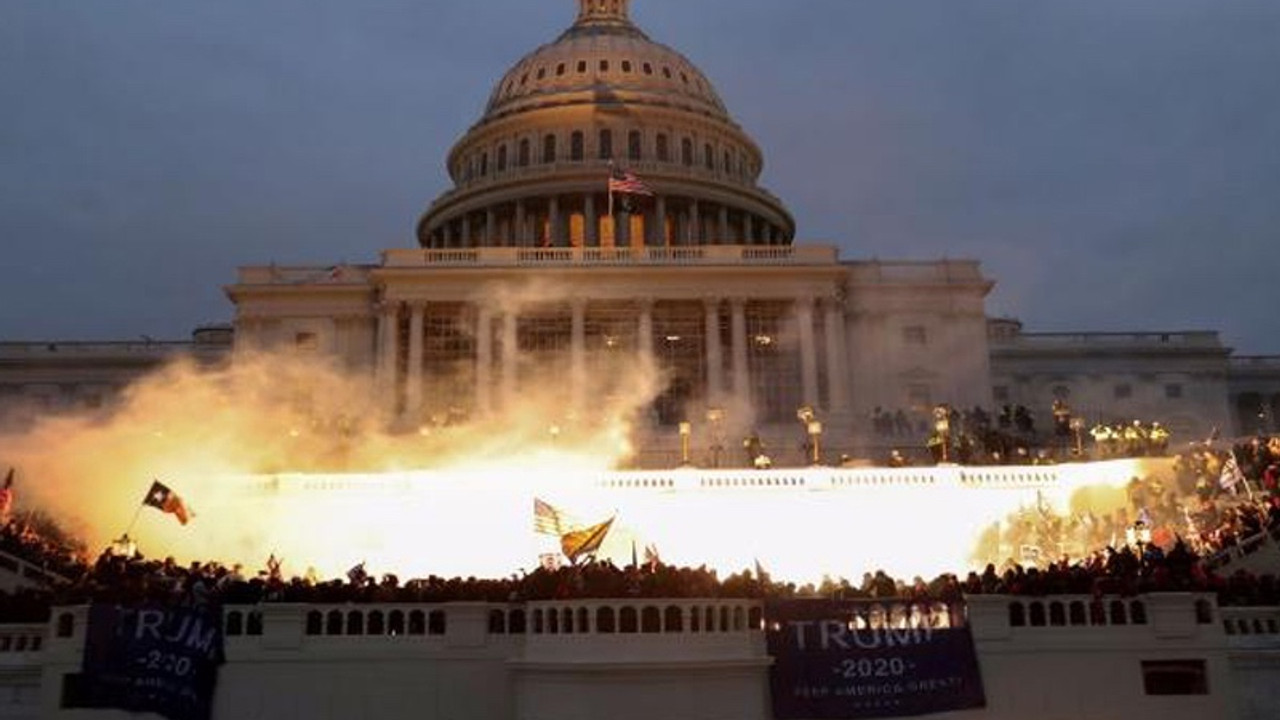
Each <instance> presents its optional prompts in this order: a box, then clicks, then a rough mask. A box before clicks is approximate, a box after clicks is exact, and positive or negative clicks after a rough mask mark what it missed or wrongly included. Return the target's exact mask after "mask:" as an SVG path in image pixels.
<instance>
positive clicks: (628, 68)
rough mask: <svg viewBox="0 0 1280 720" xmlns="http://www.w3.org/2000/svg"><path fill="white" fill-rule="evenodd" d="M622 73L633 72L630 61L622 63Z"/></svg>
mask: <svg viewBox="0 0 1280 720" xmlns="http://www.w3.org/2000/svg"><path fill="white" fill-rule="evenodd" d="M622 72H624V73H629V72H631V61H630V60H623V61H622Z"/></svg>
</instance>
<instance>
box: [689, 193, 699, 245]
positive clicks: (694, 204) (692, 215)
mask: <svg viewBox="0 0 1280 720" xmlns="http://www.w3.org/2000/svg"><path fill="white" fill-rule="evenodd" d="M700 212H701V210H699V209H698V201H697V200H693V201H691V202H690V203H689V244H690V245H701V244H702V218H701V217H699V215H698V213H700Z"/></svg>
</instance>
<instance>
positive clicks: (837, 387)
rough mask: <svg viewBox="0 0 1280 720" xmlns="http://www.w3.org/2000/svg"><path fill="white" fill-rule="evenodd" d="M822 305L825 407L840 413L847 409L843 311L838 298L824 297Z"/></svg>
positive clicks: (846, 353) (846, 352)
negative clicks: (825, 368)
mask: <svg viewBox="0 0 1280 720" xmlns="http://www.w3.org/2000/svg"><path fill="white" fill-rule="evenodd" d="M822 306H823V311H824V314H823V334H824V335H825V336H826V342H825V343H824V345H825V346H826V350H827V357H826V361H827V409H828V410H829V411H831V412H832V413H836V414H841V413H847V412H848V411H849V390H848V373H849V369H848V362H847V357H848V349H847V348H846V347H845V333H844V312H843V310H842V307H841V303H840V299H839V298H837V297H830V298H825V299H824V300H823V301H822Z"/></svg>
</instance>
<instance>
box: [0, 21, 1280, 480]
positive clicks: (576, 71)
mask: <svg viewBox="0 0 1280 720" xmlns="http://www.w3.org/2000/svg"><path fill="white" fill-rule="evenodd" d="M763 165H764V156H763V153H762V151H761V149H760V147H759V146H757V145H756V143H755V142H754V141H753V140H752V139H751V137H750V136H748V134H747V133H746V132H745V131H744V130H743V128H741V127H740V126H739V125H738V124H737V123H736V122H735V121H734V120H733V118H732V116H731V115H730V114H729V111H728V109H727V108H726V107H725V104H724V102H723V101H722V100H721V99H720V97H719V95H718V94H717V93H716V90H715V88H714V87H713V86H712V83H711V81H710V80H709V79H708V78H707V77H706V76H705V75H704V74H703V73H702V72H701V71H700V70H698V68H696V67H695V66H694V65H693V64H692V63H690V62H689V60H688V59H686V58H685V57H684V56H683V55H681V54H680V53H678V52H676V51H674V50H672V49H670V48H668V47H666V46H664V45H661V44H658V43H656V42H653V41H652V40H650V39H649V37H648V36H647V35H645V33H644V32H643V31H642V30H640V29H639V28H638V27H637V26H636V25H634V24H633V23H632V22H631V20H630V18H629V16H628V2H627V0H600V1H589V0H580V9H579V13H578V17H577V19H576V21H575V22H574V23H573V24H572V26H571V27H569V28H568V29H567V30H566V31H564V33H563V34H561V35H560V37H559V38H557V39H556V40H555V41H554V42H551V43H549V44H547V45H544V46H542V47H540V48H538V49H536V50H534V51H533V52H532V53H530V54H528V55H526V56H525V57H524V58H522V59H520V60H519V61H518V62H517V63H516V64H515V65H514V66H513V67H512V68H511V69H510V70H509V71H508V72H507V73H506V74H505V75H504V76H503V77H502V78H501V79H499V81H498V82H497V84H496V85H495V87H494V89H493V92H492V94H491V96H490V98H489V101H488V104H487V106H486V107H485V109H484V113H483V115H482V116H481V117H480V119H479V121H477V122H476V123H475V125H474V126H473V127H472V128H471V129H470V130H469V131H467V133H466V134H465V135H464V136H463V137H462V138H461V140H459V141H458V142H457V144H456V145H455V146H454V148H453V149H452V151H451V152H450V153H449V156H448V158H447V159H446V166H447V169H448V173H449V176H450V178H451V179H452V181H453V184H454V187H453V188H452V189H451V190H449V191H447V192H446V193H444V194H443V195H442V196H440V197H439V198H437V199H436V200H435V201H434V202H433V203H432V204H431V205H430V206H429V207H428V208H427V209H426V211H425V212H424V213H423V214H422V216H421V218H420V219H419V220H418V223H417V244H418V247H415V248H396V249H391V250H386V251H384V252H383V253H382V254H381V257H380V259H379V261H378V262H377V263H373V264H366V265H339V266H331V265H318V266H315V267H280V266H274V265H272V266H257V267H243V268H241V269H240V271H239V276H238V278H237V279H236V281H235V283H234V284H232V285H230V286H228V287H227V288H226V292H227V295H228V296H229V297H230V299H231V301H232V302H233V303H234V305H235V317H234V326H233V327H225V326H224V327H212V328H202V329H201V330H198V331H197V332H196V334H195V337H194V340H193V342H189V343H188V342H182V343H158V342H146V343H138V342H126V343H76V342H48V343H46V342H40V343H3V344H0V417H5V418H7V422H9V423H18V424H21V423H22V422H24V421H29V420H30V419H31V417H33V415H34V414H38V413H42V412H48V411H56V410H62V409H72V408H75V409H80V408H85V407H89V408H96V407H101V408H104V409H109V407H110V405H111V403H112V400H113V398H114V397H115V396H116V394H117V393H118V391H119V390H120V389H121V388H122V387H123V386H124V385H125V384H126V383H127V382H129V381H130V380H131V379H133V378H135V377H137V376H138V375H140V374H143V373H145V372H146V371H148V370H150V369H152V368H153V367H155V366H156V365H157V364H158V363H160V362H162V361H164V360H165V359H167V358H169V357H172V356H174V355H190V354H194V355H196V356H197V357H199V358H201V359H202V360H204V361H207V362H210V363H218V362H226V361H230V360H231V358H232V357H233V356H234V355H235V353H236V352H237V351H239V350H247V349H250V348H272V349H286V350H289V351H291V352H297V353H303V354H316V355H322V356H329V357H331V358H332V359H334V360H335V361H336V362H337V363H339V365H340V366H341V367H343V368H344V369H346V370H348V371H349V372H351V373H353V374H357V375H359V374H364V375H366V376H367V377H368V378H369V379H370V381H371V382H372V383H374V386H375V387H376V389H377V392H378V395H377V397H379V398H380V404H381V406H382V407H383V408H384V409H385V413H386V417H387V420H388V422H389V423H390V424H392V425H393V426H399V427H404V428H415V427H419V426H421V425H423V424H427V423H432V422H439V421H440V419H441V418H445V417H449V418H458V417H462V418H474V417H480V416H484V415H487V414H490V413H502V412H503V410H504V408H505V407H507V406H509V405H510V404H511V403H512V402H514V401H515V399H516V398H518V397H521V395H522V393H525V392H526V391H528V390H529V389H533V388H538V387H541V386H544V385H545V384H546V383H547V381H548V380H550V381H552V382H554V383H555V384H556V385H557V386H558V387H562V388H563V389H564V391H565V392H564V395H563V400H564V402H563V407H562V408H560V412H561V414H562V417H561V418H560V421H563V420H564V419H568V421H570V422H571V421H572V420H573V419H574V418H577V419H589V418H590V415H591V410H592V408H595V407H597V406H598V405H599V399H600V398H607V397H609V396H611V395H614V394H617V393H622V392H625V391H626V390H627V389H628V388H629V387H630V386H631V385H633V384H634V383H635V382H637V377H639V375H638V374H639V373H641V372H643V371H644V370H646V369H657V370H658V371H659V372H660V373H661V375H660V376H661V377H662V378H663V388H662V390H661V391H660V393H659V395H658V396H657V398H656V399H655V401H654V402H653V403H652V406H651V407H650V408H649V412H648V414H647V416H646V417H645V418H643V422H640V423H638V428H637V430H636V433H637V435H638V437H637V438H636V441H637V446H638V447H639V448H640V456H639V459H640V461H641V462H642V463H645V462H648V463H651V464H661V463H665V462H669V460H670V458H671V455H672V452H673V448H674V446H675V443H676V442H677V439H676V434H675V433H676V428H677V427H678V425H679V423H680V422H682V421H686V420H688V421H692V422H693V423H694V424H696V425H700V426H703V427H700V430H702V429H705V425H704V424H705V423H706V422H707V418H708V417H709V416H710V417H713V418H714V420H713V422H715V423H717V424H718V428H717V429H718V431H721V432H723V433H725V435H726V437H734V436H735V435H736V436H741V434H742V433H746V432H750V431H753V430H754V431H758V432H760V433H761V434H762V435H763V436H764V437H765V438H766V440H768V439H769V438H786V439H780V440H779V441H778V442H777V443H775V445H780V446H790V445H791V444H792V440H791V438H793V436H794V430H795V422H796V413H797V409H798V408H802V407H807V408H812V409H813V411H814V414H815V416H816V417H817V418H818V419H820V420H821V422H822V423H823V425H824V432H825V436H826V442H827V444H828V446H829V447H830V448H832V450H833V452H834V451H842V452H847V453H849V454H851V455H853V456H861V455H865V454H871V453H873V452H875V451H876V449H877V448H876V446H877V440H876V438H874V437H872V432H871V428H870V423H869V418H870V417H871V415H872V414H873V413H874V412H875V410H876V409H877V408H881V409H884V410H886V411H889V412H893V411H896V410H899V409H906V410H908V411H909V412H912V411H914V412H915V413H920V412H921V411H922V410H924V409H927V408H929V407H930V406H932V405H933V404H935V403H942V402H945V403H950V404H951V405H953V406H956V407H966V408H967V407H972V406H982V407H985V408H992V407H998V406H1001V405H1004V404H1021V405H1025V406H1026V407H1028V408H1030V409H1032V411H1033V412H1037V413H1041V417H1047V411H1048V407H1049V405H1050V404H1051V402H1052V401H1053V400H1054V399H1055V398H1061V399H1064V400H1067V401H1068V402H1069V403H1070V404H1071V406H1072V407H1073V408H1074V409H1075V410H1076V412H1077V413H1078V414H1081V415H1083V416H1084V417H1087V418H1088V420H1089V421H1090V422H1095V421H1103V420H1105V421H1117V420H1124V421H1127V420H1128V419H1131V418H1139V417H1140V418H1145V419H1157V420H1161V421H1162V422H1164V423H1165V424H1166V425H1168V426H1169V427H1171V428H1172V429H1173V431H1174V433H1175V440H1179V439H1190V438H1192V437H1195V436H1198V435H1199V434H1201V433H1206V432H1208V430H1209V429H1210V428H1212V427H1218V428H1222V429H1223V432H1232V433H1236V434H1243V433H1250V432H1254V431H1257V430H1258V429H1259V428H1260V427H1261V428H1264V429H1275V428H1274V424H1275V422H1276V421H1275V416H1276V413H1277V412H1278V411H1280V358H1274V357H1253V358H1247V357H1235V356H1233V355H1232V353H1231V350H1230V349H1229V348H1226V347H1224V346H1223V345H1222V343H1221V342H1220V340H1219V338H1218V335H1217V333H1215V332H1140V333H1078V334H1036V333H1027V332H1023V331H1022V326H1021V324H1020V323H1019V322H1017V321H1016V320H1012V319H992V318H989V317H988V316H987V313H986V307H985V298H986V297H987V295H988V293H989V292H990V291H991V289H992V287H993V285H994V283H993V281H992V280H991V279H990V278H988V277H985V276H984V275H983V274H982V272H981V270H980V268H979V264H978V262H976V261H972V260H941V261H936V262H885V261H866V260H845V259H841V258H840V256H839V253H838V251H837V248H835V247H833V246H823V245H811V244H805V243H801V242H797V241H796V238H795V221H794V219H793V218H792V216H791V214H790V213H789V212H788V210H787V208H786V206H785V205H784V203H783V202H782V200H780V199H779V198H778V197H776V196H774V195H773V194H772V193H770V192H769V191H768V190H766V189H764V188H763V187H761V186H759V185H758V184H757V181H758V179H759V177H760V173H761V171H762V168H763ZM623 171H625V172H626V173H629V174H630V175H629V179H634V180H637V181H638V182H639V183H640V184H642V185H643V186H644V187H643V188H640V189H641V190H642V191H643V192H642V193H625V194H622V193H611V192H610V187H611V186H610V178H611V177H616V176H618V175H623V174H624V173H623ZM632 189H636V188H634V187H633V188H632ZM709 411H710V413H709ZM1045 424H1047V423H1045Z"/></svg>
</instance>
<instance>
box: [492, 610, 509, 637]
mask: <svg viewBox="0 0 1280 720" xmlns="http://www.w3.org/2000/svg"><path fill="white" fill-rule="evenodd" d="M506 632H507V614H506V613H504V612H502V611H501V610H498V609H496V608H495V609H493V610H490V611H489V634H490V635H505V634H506Z"/></svg>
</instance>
